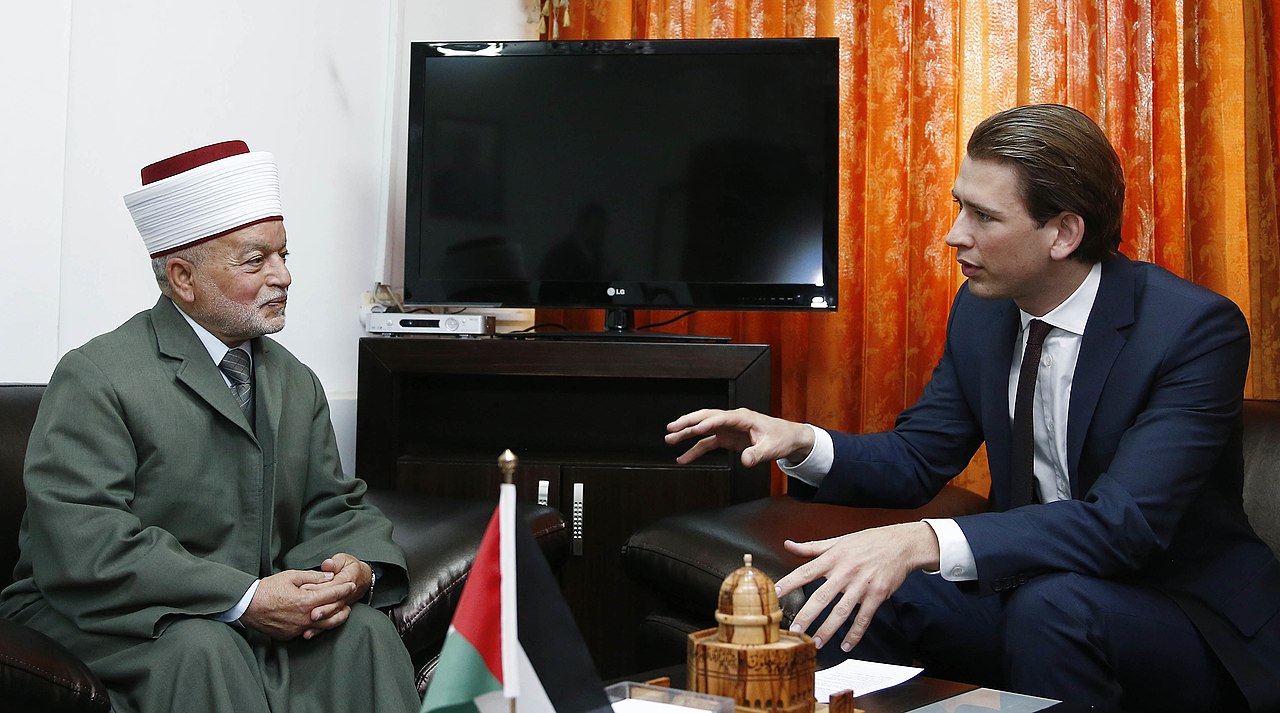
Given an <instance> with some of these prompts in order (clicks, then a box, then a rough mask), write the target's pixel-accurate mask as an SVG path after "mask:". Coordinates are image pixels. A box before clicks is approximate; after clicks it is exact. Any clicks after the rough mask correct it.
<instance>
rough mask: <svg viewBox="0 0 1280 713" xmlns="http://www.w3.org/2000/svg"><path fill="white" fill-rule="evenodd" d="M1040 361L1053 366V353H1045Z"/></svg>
mask: <svg viewBox="0 0 1280 713" xmlns="http://www.w3.org/2000/svg"><path fill="white" fill-rule="evenodd" d="M1040 363H1041V364H1042V365H1044V366H1053V355H1052V354H1045V355H1044V358H1042V359H1041V360H1040Z"/></svg>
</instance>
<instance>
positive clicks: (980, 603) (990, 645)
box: [805, 572, 1003, 687]
mask: <svg viewBox="0 0 1280 713" xmlns="http://www.w3.org/2000/svg"><path fill="white" fill-rule="evenodd" d="M820 584H821V582H820V581H819V582H814V583H811V584H809V585H808V586H806V587H805V594H806V595H809V594H812V593H813V591H814V590H815V589H817V588H818V586H819V585H820ZM828 609H829V608H828ZM826 614H827V612H824V613H823V615H822V617H821V618H820V619H819V620H818V623H820V622H821V621H822V620H823V619H825V618H826ZM818 623H815V624H814V626H812V627H811V629H810V633H812V632H813V631H816V630H817V628H818ZM848 629H849V628H848V624H847V622H846V624H845V625H844V626H842V627H841V628H840V631H839V632H838V633H837V634H836V636H835V637H834V638H833V639H832V641H831V642H829V643H826V644H824V645H823V647H822V649H820V650H819V651H818V666H819V667H820V668H826V667H828V666H834V665H835V664H837V663H839V662H840V661H842V660H844V659H845V658H846V657H850V656H851V657H854V658H860V659H865V660H868V661H883V662H885V663H895V664H901V665H923V666H924V668H925V673H926V674H927V675H930V676H934V677H937V678H946V679H951V680H955V681H965V682H968V683H974V684H977V685H983V686H991V687H999V685H1000V683H1001V665H1000V662H1001V657H1000V652H1001V642H1002V639H1003V631H1002V629H1001V620H1000V599H999V597H994V596H988V597H980V596H978V595H977V594H976V593H975V592H974V591H972V589H971V588H970V587H968V586H959V585H957V584H956V583H954V582H948V581H947V580H945V579H942V578H941V577H939V576H937V575H929V574H925V573H923V572H912V573H911V574H910V575H908V576H907V578H906V580H905V581H903V583H902V586H901V587H899V588H898V591H897V592H895V593H894V595H893V596H892V597H890V599H889V601H887V602H885V603H884V604H883V605H882V606H881V607H880V608H879V609H878V610H876V615H875V618H874V619H873V620H872V623H871V627H870V628H869V629H868V630H867V633H866V635H865V636H863V638H862V641H861V642H859V643H858V645H857V646H856V647H855V648H854V649H853V651H851V652H849V653H848V654H845V653H844V652H843V651H841V650H840V642H841V641H843V640H844V636H845V634H846V633H848Z"/></svg>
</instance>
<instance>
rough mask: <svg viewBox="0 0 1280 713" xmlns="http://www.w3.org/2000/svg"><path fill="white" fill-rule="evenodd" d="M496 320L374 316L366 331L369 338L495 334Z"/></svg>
mask: <svg viewBox="0 0 1280 713" xmlns="http://www.w3.org/2000/svg"><path fill="white" fill-rule="evenodd" d="M494 321H495V320H494V317H493V315H486V314H413V313H408V312H375V313H373V314H370V315H369V322H368V324H367V325H365V331H367V332H368V333H370V334H460V335H463V334H466V335H489V334H493V332H494Z"/></svg>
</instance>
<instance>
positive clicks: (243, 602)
mask: <svg viewBox="0 0 1280 713" xmlns="http://www.w3.org/2000/svg"><path fill="white" fill-rule="evenodd" d="M261 581H262V580H261V579H255V580H253V584H250V585H249V590H248V591H246V592H245V593H244V596H243V597H240V601H239V602H237V603H236V605H235V606H233V607H231V608H230V609H228V610H226V611H224V612H222V613H221V614H215V615H214V617H213V618H214V619H217V620H218V621H220V622H223V623H225V624H231V623H234V622H237V621H239V620H240V617H242V616H244V613H245V612H246V611H249V602H251V601H253V593H254V592H256V591H258V583H259V582H261Z"/></svg>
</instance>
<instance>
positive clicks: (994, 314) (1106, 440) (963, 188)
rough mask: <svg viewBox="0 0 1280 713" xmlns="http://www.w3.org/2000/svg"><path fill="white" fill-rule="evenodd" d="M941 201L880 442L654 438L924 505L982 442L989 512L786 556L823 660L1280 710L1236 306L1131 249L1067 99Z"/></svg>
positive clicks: (1006, 132)
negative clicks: (938, 328)
mask: <svg viewBox="0 0 1280 713" xmlns="http://www.w3.org/2000/svg"><path fill="white" fill-rule="evenodd" d="M952 194H953V196H954V197H955V201H956V204H957V205H958V207H959V215H958V216H957V218H956V221H955V224H954V225H953V226H952V229H951V232H950V233H949V234H948V235H947V239H946V242H947V244H948V245H950V246H951V247H953V248H955V249H956V260H957V262H959V264H960V266H961V270H962V271H963V272H964V275H965V277H966V278H968V280H967V282H966V283H965V284H964V285H963V286H962V287H961V288H960V290H959V292H958V293H957V294H956V297H955V301H954V303H953V306H952V310H951V316H950V320H949V322H948V326H947V340H946V346H945V349H944V352H943V355H942V358H941V360H940V361H939V362H938V365H937V367H936V368H935V369H934V372H933V376H932V378H931V380H930V382H929V384H928V386H926V388H925V390H924V393H923V394H922V395H921V397H920V400H919V401H917V402H916V403H915V404H914V405H913V406H911V407H910V408H908V409H907V410H905V411H903V412H902V414H901V415H900V416H899V418H898V420H897V423H896V424H895V426H894V428H893V430H891V431H886V432H883V433H873V434H860V435H851V434H844V433H837V432H828V431H825V430H822V429H819V428H816V427H813V426H810V425H808V424H798V423H793V422H789V421H783V420H781V419H776V418H771V417H769V416H764V415H762V414H758V413H754V412H750V411H745V410H737V411H731V412H724V411H713V410H704V411H697V412H694V413H691V414H687V415H685V416H682V417H680V418H679V419H677V420H676V421H674V422H673V423H671V424H670V426H669V427H668V430H669V433H668V435H667V441H668V442H669V443H677V442H680V441H683V440H685V439H688V438H697V439H699V440H698V441H697V442H696V443H695V445H693V446H692V447H691V448H690V449H689V450H688V451H687V452H686V453H685V454H684V455H682V456H681V457H680V459H679V461H680V462H681V463H686V462H689V461H692V460H694V459H696V458H698V457H699V456H701V455H702V454H704V453H706V452H708V451H710V450H713V449H716V448H729V449H732V450H740V451H741V458H742V462H743V463H744V464H745V465H747V466H751V465H755V464H756V463H759V462H761V461H763V460H766V459H776V460H778V461H779V464H780V465H781V466H782V467H783V469H784V470H785V471H786V472H787V473H788V475H790V476H792V477H793V478H796V479H798V480H800V481H802V482H805V483H807V484H808V485H810V486H813V488H814V489H815V495H814V498H815V500H817V501H819V502H831V503H841V504H847V505H860V506H876V507H916V506H919V505H922V504H924V503H925V502H927V501H928V500H929V499H930V498H932V497H933V496H934V495H935V494H936V493H937V492H938V491H939V490H940V489H941V488H942V487H943V485H945V484H946V483H947V482H948V481H949V480H950V479H951V478H953V477H954V476H955V475H956V474H958V473H959V472H960V471H961V470H963V469H964V467H965V466H966V465H967V464H968V463H969V460H970V458H971V457H972V456H973V454H974V453H975V452H976V450H977V449H978V447H979V446H980V445H981V444H982V443H984V442H985V443H986V444H987V454H988V458H989V462H990V468H991V501H990V504H991V508H990V511H989V512H986V513H982V514H978V515H971V516H965V517H957V518H954V519H944V520H925V521H922V522H915V523H907V524H902V525H894V526H890V527H884V528H876V529H872V530H866V531H862V532H855V533H852V534H848V535H845V536H843V537H838V538H833V539H830V540H822V541H815V542H791V541H788V542H787V543H786V547H787V549H788V550H790V551H791V552H793V553H795V554H797V555H800V556H802V557H806V558H810V559H809V561H808V562H807V563H806V564H804V565H802V566H800V567H798V568H797V569H796V570H795V571H793V572H791V573H790V574H788V575H787V576H785V577H783V578H782V579H781V580H779V581H778V589H779V593H780V594H786V593H788V592H790V591H792V590H794V589H796V588H800V587H805V589H806V591H807V592H808V593H809V599H808V601H807V602H806V604H805V605H804V607H803V608H802V609H801V610H800V612H799V614H798V615H797V616H796V618H795V621H794V623H793V626H792V629H793V630H799V631H809V632H810V633H811V634H812V635H813V637H814V639H815V643H817V645H818V646H819V648H820V652H819V656H820V658H828V657H830V656H831V655H832V654H835V655H842V654H843V653H848V655H851V656H857V657H859V658H870V659H878V660H885V661H891V662H897V663H908V662H911V661H919V662H923V664H924V665H925V666H926V669H927V670H928V671H929V672H930V673H931V674H933V675H937V676H943V677H953V678H961V679H964V680H970V681H973V682H976V683H982V684H987V685H993V686H997V687H1003V688H1009V689H1012V690H1016V691H1021V692H1025V693H1028V694H1033V695H1040V696H1046V697H1050V698H1057V699H1062V700H1070V701H1073V702H1078V703H1084V704H1089V705H1092V706H1095V707H1096V708H1098V709H1101V710H1121V709H1123V710H1126V711H1134V710H1153V711H1157V710H1158V711H1174V710H1214V711H1226V710H1245V709H1247V708H1251V709H1252V710H1255V711H1273V710H1280V616H1277V611H1278V610H1280V562H1277V560H1276V557H1275V555H1274V554H1273V553H1272V552H1271V550H1270V549H1269V548H1268V547H1267V545H1266V544H1264V543H1263V542H1262V541H1261V540H1260V539H1259V538H1258V537H1257V535H1256V534H1255V533H1254V531H1253V530H1252V528H1251V527H1250V525H1249V523H1248V520H1247V519H1246V517H1245V513H1244V510H1243V506H1242V504H1241V500H1242V497H1241V487H1242V456H1241V442H1240V434H1241V421H1240V418H1241V417H1240V414H1241V401H1242V389H1243V385H1244V379H1245V373H1246V371H1247V369H1248V361H1249V332H1248V326H1247V325H1246V323H1245V320H1244V317H1243V316H1242V315H1241V313H1240V310H1239V309H1238V308H1237V307H1236V306H1235V305H1234V304H1233V303H1232V302H1230V301H1229V300H1227V299H1226V298H1224V297H1222V296H1220V295H1218V294H1215V293H1213V292H1211V291H1209V290H1206V289H1203V288H1201V287H1198V286H1196V285H1194V284H1191V283H1189V282H1186V281H1184V280H1182V279H1180V278H1178V277H1176V276H1174V275H1172V274H1170V273H1169V272H1167V271H1165V270H1163V269H1161V268H1159V267H1156V266H1154V265H1151V264H1148V263H1143V262H1135V261H1130V260H1129V259H1127V258H1126V257H1124V256H1123V255H1121V254H1119V252H1118V247H1119V243H1120V223H1121V212H1122V207H1123V204H1124V177H1123V173H1122V170H1121V168H1120V162H1119V160H1118V158H1117V157H1116V154H1115V151H1114V150H1113V149H1112V147H1111V145H1110V143H1109V142H1108V141H1107V138H1106V136H1105V135H1104V134H1103V133H1102V131H1101V130H1100V129H1099V128H1098V126H1097V125H1096V124H1095V123H1094V122H1093V121H1092V120H1091V119H1089V118H1088V117H1087V116H1085V115H1084V114H1082V113H1080V112H1078V111H1076V110H1074V109H1071V108H1068V107H1064V106H1059V105H1034V106H1024V107H1018V108H1015V109H1010V110H1008V111H1004V112H1001V113H999V114H996V115H994V116H992V117H989V118H988V119H986V120H985V121H983V122H982V123H981V124H980V125H979V126H978V127H977V128H976V129H975V130H974V132H973V135H972V136H971V137H970V140H969V144H968V147H967V155H966V157H965V158H964V161H963V162H962V163H961V166H960V170H959V174H958V176H957V177H956V181H955V184H954V187H953V188H952ZM1032 334H1034V335H1035V337H1030V335H1032ZM1028 341H1031V342H1032V343H1033V344H1032V345H1031V346H1032V348H1031V349H1028V348H1027V343H1028ZM1037 344H1038V346H1037ZM1035 350H1039V354H1038V358H1037V354H1036V353H1035ZM1027 352H1030V353H1031V357H1030V358H1029V359H1026V360H1025V361H1027V362H1028V363H1027V365H1026V366H1027V367H1031V368H1030V369H1027V368H1024V365H1023V363H1022V362H1023V361H1024V354H1026V353H1027ZM1028 372H1029V373H1028ZM1020 383H1022V384H1023V385H1024V386H1023V388H1022V389H1021V390H1020V389H1019V384H1020ZM1020 391H1021V392H1022V393H1021V395H1020V393H1019V392H1020ZM837 649H839V651H837Z"/></svg>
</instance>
